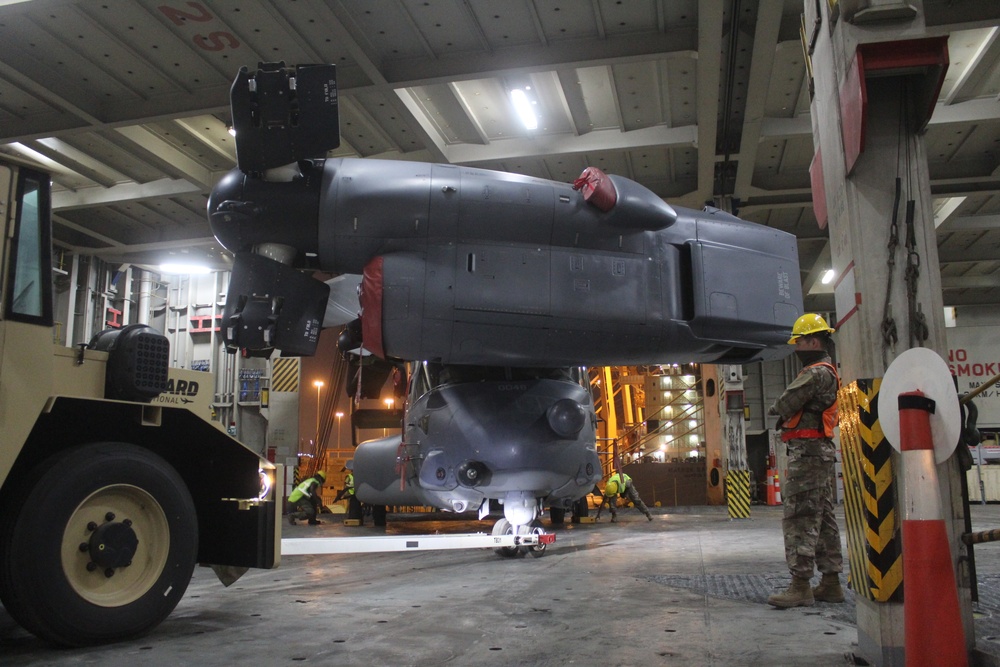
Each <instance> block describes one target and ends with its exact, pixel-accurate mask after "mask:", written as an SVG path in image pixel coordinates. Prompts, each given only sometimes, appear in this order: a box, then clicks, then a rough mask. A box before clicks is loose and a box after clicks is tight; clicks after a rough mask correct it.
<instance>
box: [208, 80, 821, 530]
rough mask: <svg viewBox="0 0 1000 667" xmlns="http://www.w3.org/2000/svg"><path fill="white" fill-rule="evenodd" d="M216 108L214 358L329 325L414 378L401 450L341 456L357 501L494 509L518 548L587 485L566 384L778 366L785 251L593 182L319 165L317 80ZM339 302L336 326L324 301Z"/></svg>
mask: <svg viewBox="0 0 1000 667" xmlns="http://www.w3.org/2000/svg"><path fill="white" fill-rule="evenodd" d="M231 101H232V111H233V121H234V126H235V128H236V141H237V162H238V168H237V169H234V170H233V171H231V172H230V173H229V174H227V175H226V176H225V177H223V179H222V180H221V181H220V182H219V183H218V184H217V185H216V187H215V188H214V190H213V191H212V194H211V197H210V199H209V206H208V216H209V220H210V222H211V225H212V228H213V231H214V233H215V235H216V237H217V238H218V240H219V241H220V243H222V244H223V245H224V246H225V247H226V248H227V249H229V250H230V251H232V252H233V253H235V263H234V267H233V272H232V278H231V282H230V288H229V294H228V298H227V301H226V308H225V313H224V323H225V327H224V328H225V332H224V335H225V339H226V341H227V345H228V346H229V347H230V349H231V350H233V351H235V350H237V349H239V350H243V351H244V352H245V353H247V354H260V355H269V354H270V353H271V352H272V351H273V350H275V349H278V350H281V351H282V352H283V353H284V354H290V355H310V354H313V353H314V351H315V348H316V343H317V340H318V337H319V332H320V330H321V329H322V328H323V327H324V326H339V325H341V324H343V323H344V322H345V321H346V319H347V317H345V313H350V314H354V315H355V317H356V319H355V320H354V321H353V322H351V323H350V324H349V326H348V327H347V329H346V333H345V336H346V338H347V339H348V342H347V344H346V346H347V347H355V346H356V347H362V348H363V349H364V350H366V351H368V352H371V353H372V354H375V355H377V356H379V357H382V358H384V359H389V360H395V361H408V362H413V364H412V366H411V368H412V370H413V372H412V373H411V377H410V386H409V394H408V399H407V404H406V406H405V412H404V424H403V429H402V435H401V436H397V437H396V438H395V439H392V438H388V439H382V440H375V441H371V442H369V443H362V444H361V445H359V447H358V450H357V452H356V455H355V479H356V485H357V489H358V491H357V494H358V497H359V498H360V499H361V500H362V501H365V502H370V503H373V504H428V505H434V506H437V507H440V508H444V509H449V510H452V511H469V510H476V509H480V510H482V508H485V507H487V506H488V500H489V499H496V500H500V501H501V502H502V503H503V506H504V514H505V519H504V520H502V521H505V522H506V525H504V524H503V523H499V524H498V526H499V529H497V528H495V529H494V530H495V531H497V530H500V531H509V530H513V531H515V532H516V531H519V530H530V524H531V522H532V521H533V520H534V519H535V517H536V514H537V510H538V508H539V507H541V506H543V505H546V504H547V505H551V506H553V507H557V508H569V507H571V506H572V504H573V503H574V502H575V501H576V500H577V499H579V498H581V497H582V496H584V495H585V494H586V493H588V492H589V491H590V489H592V488H593V485H594V483H595V482H596V481H598V480H599V478H600V475H601V470H600V466H599V462H598V459H597V455H596V449H595V446H594V442H595V437H594V435H595V426H596V418H595V416H594V412H593V400H592V398H591V397H590V391H589V385H588V383H587V382H586V378H585V375H584V374H581V371H580V367H582V366H604V365H633V364H636V365H638V364H666V363H690V362H704V363H717V364H744V363H749V362H754V361H760V360H767V359H776V358H779V357H782V356H784V355H785V354H787V348H788V346H787V345H786V344H785V343H786V341H787V340H788V336H789V333H790V330H791V324H792V323H793V322H794V321H795V319H796V318H797V317H798V316H799V315H801V314H802V292H801V284H800V279H799V264H798V253H797V247H796V240H795V237H794V236H793V235H791V234H787V233H785V232H782V231H779V230H776V229H772V228H769V227H765V226H762V225H757V224H754V223H750V222H746V221H744V220H741V219H739V218H737V217H735V216H733V215H729V214H727V213H725V212H723V211H721V210H718V209H715V208H710V207H709V208H706V209H705V210H702V211H697V210H692V209H687V208H683V207H680V206H672V205H671V204H669V203H667V202H665V201H663V200H662V199H660V198H659V197H658V196H656V195H655V194H654V193H653V192H651V191H650V190H648V189H647V188H645V187H644V186H642V185H640V184H639V183H636V182H634V181H632V180H629V179H627V178H624V177H621V176H617V175H614V174H611V175H606V174H603V173H602V172H600V171H599V170H597V169H595V168H588V169H587V170H586V171H585V172H584V173H583V174H581V177H580V178H579V179H577V180H576V181H575V182H574V183H560V182H555V181H549V180H544V179H539V178H532V177H528V176H523V175H518V174H511V173H504V172H497V171H490V170H486V169H479V168H475V167H468V166H461V165H449V164H429V163H423V162H408V161H393V160H377V159H352V158H335V159H333V158H325V157H324V156H325V154H326V151H328V150H330V149H332V148H335V147H337V146H338V145H339V122H338V115H337V88H336V73H335V67H334V66H332V65H301V66H298V67H295V68H289V67H285V65H284V63H272V64H261V65H260V69H259V71H257V72H254V73H250V72H248V71H247V69H246V68H243V69H241V70H240V72H239V74H238V76H237V78H236V81H235V83H234V84H233V89H232V93H231ZM310 270H313V271H323V272H328V273H334V274H339V275H340V278H339V279H335V280H339V281H340V283H341V284H340V285H339V286H337V285H334V289H333V290H331V285H329V284H327V283H324V282H321V281H319V280H316V279H314V278H313V277H311V276H310V275H309V272H308V271H310ZM345 279H346V282H344V281H345ZM355 284H356V285H357V286H358V287H357V306H356V308H357V310H356V313H351V310H352V307H353V306H348V307H346V308H345V307H344V305H343V303H342V299H338V298H336V297H337V295H343V294H344V293H350V292H351V291H352V289H353V285H355ZM345 285H346V286H347V288H346V289H345ZM331 293H334V297H335V298H331ZM348 317H349V315H348ZM342 338H343V337H342Z"/></svg>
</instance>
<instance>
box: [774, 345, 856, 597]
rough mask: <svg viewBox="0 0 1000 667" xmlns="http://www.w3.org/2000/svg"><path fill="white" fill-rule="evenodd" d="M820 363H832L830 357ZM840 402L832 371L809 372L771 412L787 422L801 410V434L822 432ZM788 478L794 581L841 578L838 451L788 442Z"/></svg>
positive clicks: (787, 531) (788, 552) (785, 493)
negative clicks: (829, 411)
mask: <svg viewBox="0 0 1000 667" xmlns="http://www.w3.org/2000/svg"><path fill="white" fill-rule="evenodd" d="M818 361H819V362H826V363H831V361H830V357H829V356H823V357H822V358H820V359H819V360H818ZM836 399H837V379H836V378H835V377H834V375H833V373H831V372H830V369H829V368H826V367H825V366H813V367H811V368H806V369H805V370H803V372H802V373H800V374H799V376H798V377H796V378H795V380H794V381H792V383H791V384H790V385H788V388H787V389H785V392H784V393H783V394H782V395H781V396H780V397H779V398H778V400H777V401H775V403H774V405H773V406H772V407H771V410H770V412H771V413H772V414H778V415H780V417H781V420H782V421H786V420H788V419H789V418H791V417H792V416H793V415H795V414H796V413H798V412H799V410H802V417H801V419H800V420H799V423H798V424H797V425H796V428H797V429H816V430H819V431H820V432H822V431H823V410H825V409H826V408H827V407H828V406H830V405H831V404H832V403H833V402H834V401H835V400H836ZM787 446H788V473H787V475H786V479H785V480H784V483H783V484H782V487H781V491H782V501H783V503H784V519H783V520H782V522H781V526H782V530H783V532H784V537H785V561H786V562H787V563H788V570H789V572H790V573H791V574H792V576H793V577H801V578H804V579H810V578H812V576H813V570H814V567H815V569H818V570H819V571H820V572H821V573H823V574H832V573H839V572H842V571H843V569H844V558H843V555H842V554H841V550H840V530H839V529H838V527H837V518H836V516H835V515H834V513H833V507H834V502H835V499H836V466H835V462H836V459H837V450H836V447H835V446H834V444H833V441H832V440H830V439H829V438H794V439H792V440H789V441H788V442H787Z"/></svg>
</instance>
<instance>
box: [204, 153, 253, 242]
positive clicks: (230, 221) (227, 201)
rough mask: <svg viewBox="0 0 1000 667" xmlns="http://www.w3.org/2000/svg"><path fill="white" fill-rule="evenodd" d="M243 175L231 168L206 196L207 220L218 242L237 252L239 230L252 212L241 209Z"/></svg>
mask: <svg viewBox="0 0 1000 667" xmlns="http://www.w3.org/2000/svg"><path fill="white" fill-rule="evenodd" d="M244 178H245V177H244V176H243V173H242V172H241V171H239V170H238V169H233V170H232V171H230V172H229V173H228V174H226V175H225V176H223V177H222V179H221V180H220V181H219V182H218V183H216V185H215V187H214V188H212V194H211V195H210V196H209V198H208V220H209V223H210V224H211V226H212V232H213V233H214V234H215V238H217V239H218V240H219V243H221V244H222V245H223V247H225V248H226V249H227V250H230V251H232V252H237V251H240V250H243V248H241V247H240V245H241V243H240V237H241V230H242V228H243V226H244V225H245V224H246V222H247V219H248V218H249V217H251V216H252V213H251V212H249V211H246V210H243V208H242V207H241V206H239V204H243V201H242V200H243V183H244Z"/></svg>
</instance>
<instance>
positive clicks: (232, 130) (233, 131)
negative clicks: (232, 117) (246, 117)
mask: <svg viewBox="0 0 1000 667" xmlns="http://www.w3.org/2000/svg"><path fill="white" fill-rule="evenodd" d="M226 130H227V131H228V132H229V136H231V137H235V136H236V128H235V127H233V126H232V125H230V126H228V127H227V128H226Z"/></svg>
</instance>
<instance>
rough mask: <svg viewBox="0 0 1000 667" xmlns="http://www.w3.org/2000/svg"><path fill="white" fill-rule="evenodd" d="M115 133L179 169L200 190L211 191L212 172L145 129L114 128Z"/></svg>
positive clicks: (133, 126) (134, 127)
mask: <svg viewBox="0 0 1000 667" xmlns="http://www.w3.org/2000/svg"><path fill="white" fill-rule="evenodd" d="M116 131H117V132H118V133H119V134H120V135H122V136H123V137H125V138H127V139H128V140H129V141H131V142H133V143H134V144H136V145H137V146H139V147H141V148H143V149H145V150H146V151H148V152H149V153H151V154H152V155H155V156H157V157H158V158H160V159H161V160H164V161H166V162H167V163H169V164H170V165H172V166H173V167H175V168H176V169H179V170H180V172H181V173H183V174H184V177H185V178H186V179H187V180H189V181H191V182H192V183H194V184H195V185H198V186H199V187H200V188H201V189H202V190H205V191H208V190H211V189H212V187H213V186H214V185H215V182H216V180H217V178H216V175H215V174H214V173H213V172H212V171H210V170H208V169H206V168H205V167H203V166H202V165H200V164H199V163H198V162H196V161H195V160H193V159H191V158H190V157H188V156H187V155H185V154H184V153H182V152H181V151H179V150H177V149H176V148H174V147H173V146H172V145H171V144H170V143H168V142H166V141H164V140H163V139H161V138H160V137H159V136H157V135H156V134H155V133H153V132H151V131H149V130H147V129H146V128H145V127H142V126H141V125H131V126H129V127H119V128H116Z"/></svg>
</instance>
